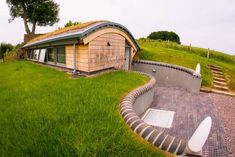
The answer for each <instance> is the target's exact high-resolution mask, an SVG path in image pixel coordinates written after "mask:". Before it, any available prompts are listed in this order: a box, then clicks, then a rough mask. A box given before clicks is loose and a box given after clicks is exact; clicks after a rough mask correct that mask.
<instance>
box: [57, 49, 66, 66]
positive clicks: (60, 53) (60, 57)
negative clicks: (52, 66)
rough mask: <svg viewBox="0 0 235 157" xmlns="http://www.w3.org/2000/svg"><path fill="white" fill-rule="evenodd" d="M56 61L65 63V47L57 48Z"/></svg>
mask: <svg viewBox="0 0 235 157" xmlns="http://www.w3.org/2000/svg"><path fill="white" fill-rule="evenodd" d="M56 56H57V63H62V64H65V47H58V48H57V55H56Z"/></svg>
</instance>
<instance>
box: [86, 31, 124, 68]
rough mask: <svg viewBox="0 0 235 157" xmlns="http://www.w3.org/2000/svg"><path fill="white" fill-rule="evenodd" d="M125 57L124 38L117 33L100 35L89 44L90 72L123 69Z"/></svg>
mask: <svg viewBox="0 0 235 157" xmlns="http://www.w3.org/2000/svg"><path fill="white" fill-rule="evenodd" d="M108 42H109V43H110V46H108V45H107V43H108ZM124 55H125V38H124V37H122V36H121V35H118V34H115V33H107V34H103V35H100V36H99V37H97V38H95V39H93V40H92V41H90V43H89V72H92V71H96V70H101V69H105V68H110V67H115V68H118V69H122V68H123V66H124Z"/></svg>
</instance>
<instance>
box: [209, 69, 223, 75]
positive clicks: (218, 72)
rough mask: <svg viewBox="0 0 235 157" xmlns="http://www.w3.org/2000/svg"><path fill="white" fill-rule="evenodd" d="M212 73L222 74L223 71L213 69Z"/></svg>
mask: <svg viewBox="0 0 235 157" xmlns="http://www.w3.org/2000/svg"><path fill="white" fill-rule="evenodd" d="M212 73H214V74H220V75H224V73H223V72H221V71H214V70H212Z"/></svg>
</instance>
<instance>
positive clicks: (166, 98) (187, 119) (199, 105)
mask: <svg viewBox="0 0 235 157" xmlns="http://www.w3.org/2000/svg"><path fill="white" fill-rule="evenodd" d="M213 97H214V96H213V95H211V96H210V94H207V93H199V94H190V93H189V92H187V91H186V90H185V89H182V88H179V87H173V86H162V85H158V87H157V88H156V91H155V98H154V102H153V104H152V105H151V108H156V109H162V110H169V111H174V112H175V115H174V120H173V123H172V128H170V129H166V128H159V127H156V128H157V129H160V130H162V131H165V132H166V133H168V134H170V135H172V136H176V137H178V138H182V139H185V140H189V138H190V137H191V136H192V134H193V133H194V131H195V130H196V128H197V127H198V125H199V124H200V123H201V121H202V120H203V119H204V118H206V117H207V116H211V117H212V129H211V132H210V135H209V138H208V140H207V142H206V144H205V146H204V147H203V156H204V157H227V156H230V155H231V153H230V155H229V151H228V150H229V149H228V147H227V145H226V143H225V130H224V127H223V124H224V123H223V122H222V119H221V118H220V115H219V114H217V109H216V108H215V107H214V102H215V101H214V98H213Z"/></svg>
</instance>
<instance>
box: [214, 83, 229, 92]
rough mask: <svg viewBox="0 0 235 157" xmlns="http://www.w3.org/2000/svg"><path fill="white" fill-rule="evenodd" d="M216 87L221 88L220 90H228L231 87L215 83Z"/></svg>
mask: <svg viewBox="0 0 235 157" xmlns="http://www.w3.org/2000/svg"><path fill="white" fill-rule="evenodd" d="M213 87H214V88H216V89H219V90H223V91H228V90H229V88H228V87H227V86H220V85H215V84H214V85H213Z"/></svg>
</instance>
